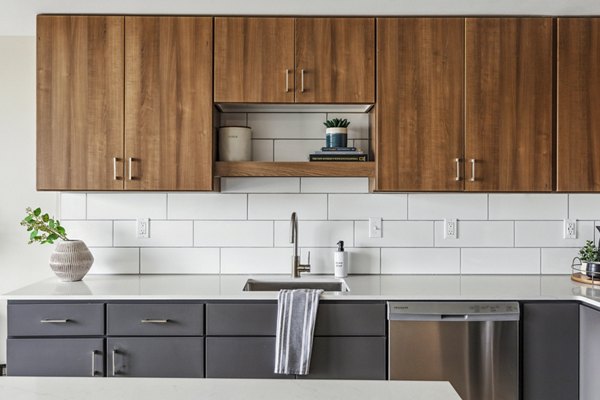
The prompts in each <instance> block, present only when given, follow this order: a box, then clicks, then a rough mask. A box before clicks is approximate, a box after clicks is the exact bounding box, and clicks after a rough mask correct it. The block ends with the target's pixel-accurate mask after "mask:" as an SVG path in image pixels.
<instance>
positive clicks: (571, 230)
mask: <svg viewBox="0 0 600 400" xmlns="http://www.w3.org/2000/svg"><path fill="white" fill-rule="evenodd" d="M563 238H565V239H577V221H576V220H574V219H565V225H564V232H563Z"/></svg>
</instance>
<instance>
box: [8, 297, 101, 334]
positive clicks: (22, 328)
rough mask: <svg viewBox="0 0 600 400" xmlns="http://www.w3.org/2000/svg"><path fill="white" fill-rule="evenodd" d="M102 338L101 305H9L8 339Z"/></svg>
mask: <svg viewBox="0 0 600 400" xmlns="http://www.w3.org/2000/svg"><path fill="white" fill-rule="evenodd" d="M92 335H104V304H78V303H71V304H69V303H63V304H19V303H17V304H15V303H9V304H8V336H92Z"/></svg>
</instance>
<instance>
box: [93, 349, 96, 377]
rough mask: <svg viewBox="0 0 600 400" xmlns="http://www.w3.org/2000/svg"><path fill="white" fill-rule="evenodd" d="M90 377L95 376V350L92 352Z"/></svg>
mask: <svg viewBox="0 0 600 400" xmlns="http://www.w3.org/2000/svg"><path fill="white" fill-rule="evenodd" d="M92 376H96V350H92Z"/></svg>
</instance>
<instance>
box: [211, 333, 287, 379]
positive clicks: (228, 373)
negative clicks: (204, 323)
mask: <svg viewBox="0 0 600 400" xmlns="http://www.w3.org/2000/svg"><path fill="white" fill-rule="evenodd" d="M274 369H275V338H274V337H209V338H206V377H207V378H271V379H273V378H294V376H293V375H291V376H287V375H278V374H275V373H273V370H274Z"/></svg>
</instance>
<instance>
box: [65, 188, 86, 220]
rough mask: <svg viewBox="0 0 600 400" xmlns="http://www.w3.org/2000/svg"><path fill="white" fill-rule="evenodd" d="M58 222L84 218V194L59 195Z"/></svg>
mask: <svg viewBox="0 0 600 400" xmlns="http://www.w3.org/2000/svg"><path fill="white" fill-rule="evenodd" d="M58 218H59V219H60V220H67V219H85V218H86V194H85V193H61V194H60V215H59V216H58Z"/></svg>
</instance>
